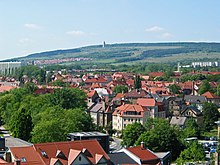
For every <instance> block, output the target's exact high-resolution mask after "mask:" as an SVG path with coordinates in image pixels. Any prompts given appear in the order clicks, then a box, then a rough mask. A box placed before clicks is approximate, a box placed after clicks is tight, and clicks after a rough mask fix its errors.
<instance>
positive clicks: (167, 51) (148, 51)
mask: <svg viewBox="0 0 220 165" xmlns="http://www.w3.org/2000/svg"><path fill="white" fill-rule="evenodd" d="M78 57H79V58H92V62H93V63H106V64H108V63H109V64H128V63H133V64H134V63H136V62H156V63H170V62H175V63H176V62H184V63H186V62H191V61H217V60H219V57H220V43H195V42H175V43H124V44H106V45H105V47H103V46H102V45H94V46H87V47H81V48H76V49H66V50H55V51H48V52H41V53H35V54H30V55H28V56H25V57H21V58H15V59H10V60H8V61H22V60H43V59H63V58H78ZM89 62H90V63H91V61H89ZM71 63H73V62H71ZM84 63H85V62H84Z"/></svg>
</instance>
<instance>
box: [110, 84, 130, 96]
mask: <svg viewBox="0 0 220 165" xmlns="http://www.w3.org/2000/svg"><path fill="white" fill-rule="evenodd" d="M113 92H114V93H115V94H117V93H126V92H128V87H127V86H125V85H117V86H116V87H114V90H113Z"/></svg>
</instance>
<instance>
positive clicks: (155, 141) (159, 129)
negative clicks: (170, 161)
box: [135, 119, 181, 159]
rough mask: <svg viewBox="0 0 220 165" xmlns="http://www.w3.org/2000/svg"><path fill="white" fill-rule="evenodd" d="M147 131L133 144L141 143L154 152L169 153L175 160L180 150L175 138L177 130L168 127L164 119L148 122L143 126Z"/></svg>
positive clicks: (178, 142)
mask: <svg viewBox="0 0 220 165" xmlns="http://www.w3.org/2000/svg"><path fill="white" fill-rule="evenodd" d="M145 127H146V129H147V131H146V132H144V133H143V134H141V136H140V137H139V138H138V140H137V141H136V142H135V144H136V145H139V144H140V143H141V142H142V141H143V142H144V143H145V144H146V146H147V147H148V148H149V149H151V150H152V151H154V152H166V151H171V154H172V155H173V158H174V159H175V158H176V157H177V156H178V155H179V153H180V150H181V143H180V141H179V140H178V137H177V132H178V131H177V130H176V129H175V128H173V127H170V125H169V122H168V121H166V120H164V119H153V120H149V121H148V122H147V123H146V125H145Z"/></svg>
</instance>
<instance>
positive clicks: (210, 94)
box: [202, 91, 220, 99]
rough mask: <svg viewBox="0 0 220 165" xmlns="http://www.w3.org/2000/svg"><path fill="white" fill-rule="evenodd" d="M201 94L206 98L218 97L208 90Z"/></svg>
mask: <svg viewBox="0 0 220 165" xmlns="http://www.w3.org/2000/svg"><path fill="white" fill-rule="evenodd" d="M202 96H205V97H206V98H207V99H220V97H219V96H216V95H215V94H214V93H212V92H209V91H207V92H205V93H203V94H202Z"/></svg>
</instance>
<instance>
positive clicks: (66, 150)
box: [10, 140, 110, 165]
mask: <svg viewBox="0 0 220 165" xmlns="http://www.w3.org/2000/svg"><path fill="white" fill-rule="evenodd" d="M85 148H86V150H87V151H88V152H89V153H90V155H86V154H84V156H86V158H87V159H88V160H89V161H91V162H92V163H93V164H95V163H96V162H97V160H96V154H99V155H103V156H104V158H105V159H106V160H110V158H109V156H108V155H107V154H106V153H105V151H104V150H103V149H102V147H101V146H100V144H99V143H98V141H96V140H82V141H67V142H51V143H41V144H34V145H33V146H28V147H11V148H10V150H11V153H12V154H13V156H14V157H15V158H17V159H21V158H25V159H26V160H27V164H33V163H35V164H38V165H44V164H45V165H46V164H50V162H51V161H52V163H53V162H54V161H56V160H57V159H56V160H55V159H53V158H57V152H58V151H59V153H61V152H62V155H63V156H64V158H65V159H63V158H62V156H60V157H59V158H58V159H59V161H60V162H61V163H62V164H67V162H68V160H67V159H66V158H69V159H71V160H74V157H76V154H74V153H75V152H74V153H73V152H72V151H79V152H80V153H82V151H84V150H85ZM70 153H72V154H73V155H70ZM51 159H52V160H51Z"/></svg>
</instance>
